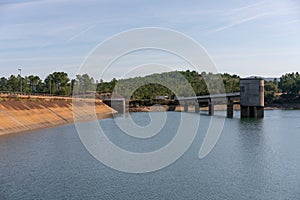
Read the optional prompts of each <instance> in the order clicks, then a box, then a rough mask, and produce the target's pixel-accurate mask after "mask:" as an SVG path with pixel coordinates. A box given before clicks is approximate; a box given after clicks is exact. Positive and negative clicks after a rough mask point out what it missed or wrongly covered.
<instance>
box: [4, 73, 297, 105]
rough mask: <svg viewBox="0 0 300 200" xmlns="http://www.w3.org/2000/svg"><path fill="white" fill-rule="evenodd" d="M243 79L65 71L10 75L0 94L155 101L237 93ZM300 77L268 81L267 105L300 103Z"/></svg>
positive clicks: (184, 74)
mask: <svg viewBox="0 0 300 200" xmlns="http://www.w3.org/2000/svg"><path fill="white" fill-rule="evenodd" d="M239 81H240V77H239V76H237V75H230V74H227V73H225V74H211V73H205V72H202V73H198V72H196V71H189V70H187V71H173V72H166V73H161V74H152V75H149V76H145V77H135V78H128V79H120V80H117V79H115V78H114V79H112V80H111V81H108V82H104V81H102V80H100V81H95V80H94V79H93V78H92V77H91V76H89V75H88V74H83V75H76V78H75V79H71V78H69V76H68V74H67V73H65V72H54V73H51V74H49V75H48V76H47V77H46V78H45V79H44V80H42V79H41V78H40V77H38V76H36V75H30V76H25V77H21V76H20V75H18V76H15V75H11V76H9V77H7V78H6V77H2V78H0V91H2V92H12V93H16V92H22V93H24V94H45V95H49V94H51V95H64V96H68V95H72V93H73V90H74V91H75V92H76V93H79V94H80V93H87V92H88V93H93V92H97V93H98V95H97V96H98V97H104V96H111V95H112V94H113V95H114V97H126V98H131V99H154V98H155V97H157V96H163V97H165V96H167V97H168V98H170V99H173V98H174V97H175V96H191V95H206V94H215V93H224V92H226V93H230V92H238V91H239V90H240V87H239ZM299 94H300V75H299V73H298V72H296V73H287V74H285V75H282V76H281V77H280V78H279V79H278V80H276V79H275V80H272V81H265V102H266V103H267V104H271V103H300V97H299Z"/></svg>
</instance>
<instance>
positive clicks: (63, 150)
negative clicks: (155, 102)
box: [0, 110, 300, 200]
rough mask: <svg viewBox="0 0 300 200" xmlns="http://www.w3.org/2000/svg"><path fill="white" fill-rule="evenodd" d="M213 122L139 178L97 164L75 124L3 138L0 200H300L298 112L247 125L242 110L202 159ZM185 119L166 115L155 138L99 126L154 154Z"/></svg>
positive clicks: (144, 120)
mask: <svg viewBox="0 0 300 200" xmlns="http://www.w3.org/2000/svg"><path fill="white" fill-rule="evenodd" d="M190 115H194V116H195V117H196V114H192V113H191V114H190ZM132 117H133V118H134V119H135V121H136V123H137V124H140V125H141V126H145V125H147V124H148V123H149V122H150V118H149V114H148V113H133V114H132ZM213 117H220V116H213ZM210 120H211V116H207V115H205V114H202V115H201V116H200V126H199V130H198V133H197V136H196V138H195V140H194V142H193V143H192V145H191V146H190V148H189V149H188V150H187V151H186V152H185V154H183V156H182V157H180V159H178V160H177V161H176V162H175V163H173V164H171V165H170V166H168V167H166V168H163V169H161V170H158V171H155V172H150V173H140V174H130V173H125V172H120V171H117V170H114V169H111V168H109V167H107V166H105V165H103V164H102V163H101V162H99V161H97V160H96V159H95V158H94V157H93V156H91V155H90V154H89V153H88V151H87V150H86V149H85V147H84V146H83V145H82V143H81V141H80V139H79V136H78V134H77V132H76V129H75V126H74V125H65V126H60V127H55V128H49V129H44V130H39V131H34V132H30V133H20V134H12V135H5V136H1V137H0V199H1V200H6V199H122V200H126V199H128V200H129V199H130V200H132V199H238V200H243V199H259V200H262V199H272V200H274V199H300V111H296V110H290V111H287V110H286V111H284V110H272V111H265V118H264V119H258V120H256V119H245V120H244V119H243V120H241V119H239V117H238V113H237V112H236V113H235V117H234V118H232V119H226V121H225V125H224V128H223V131H222V134H221V136H220V138H219V140H218V142H217V144H216V146H215V147H214V148H213V150H212V151H211V152H210V153H209V154H208V156H206V157H205V158H203V159H199V158H198V153H199V149H200V146H201V144H202V142H203V139H204V136H205V133H206V130H207V127H208V124H209V122H210ZM179 121H180V113H178V112H168V113H167V121H166V124H165V126H164V128H163V129H162V130H161V132H160V133H159V134H158V135H156V136H154V137H152V138H149V139H137V138H133V137H130V136H128V135H125V134H123V133H122V132H121V130H120V129H119V128H118V127H117V126H116V124H115V122H114V120H113V119H103V120H100V121H99V123H100V124H101V127H102V128H103V129H104V130H105V131H106V133H107V136H108V137H109V138H110V140H111V141H112V142H114V143H115V144H117V145H118V146H120V147H122V148H123V149H127V150H129V151H133V152H149V151H154V150H156V149H158V148H161V147H162V146H164V145H166V144H167V143H168V142H169V141H170V140H171V139H172V138H173V137H174V135H175V133H176V129H177V128H178V124H179V123H178V122H179ZM89 123H91V122H85V123H84V125H85V126H86V127H87V129H88V127H89Z"/></svg>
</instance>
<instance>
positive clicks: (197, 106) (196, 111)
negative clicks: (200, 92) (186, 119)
mask: <svg viewBox="0 0 300 200" xmlns="http://www.w3.org/2000/svg"><path fill="white" fill-rule="evenodd" d="M199 112H200V107H199V103H198V102H195V113H199Z"/></svg>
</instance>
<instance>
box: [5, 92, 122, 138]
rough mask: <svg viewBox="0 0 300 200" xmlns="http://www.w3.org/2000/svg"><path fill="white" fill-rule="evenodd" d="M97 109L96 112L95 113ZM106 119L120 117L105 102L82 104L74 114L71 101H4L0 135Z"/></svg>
mask: <svg viewBox="0 0 300 200" xmlns="http://www.w3.org/2000/svg"><path fill="white" fill-rule="evenodd" d="M91 107H92V108H93V109H95V112H94V110H93V109H91ZM95 113H96V115H97V118H98V119H99V118H105V117H110V116H112V114H113V113H116V111H114V110H113V109H111V108H110V107H109V106H107V105H106V104H104V103H102V101H100V100H97V101H88V100H80V101H78V103H76V110H73V107H72V99H71V98H50V97H49V98H45V97H44V98H26V99H25V98H1V99H0V135H3V134H9V133H16V132H24V131H30V130H35V129H40V128H47V127H52V126H58V125H62V124H68V123H74V117H73V116H74V115H75V116H76V117H77V119H80V121H87V120H93V119H95Z"/></svg>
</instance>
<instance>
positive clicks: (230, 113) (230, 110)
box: [227, 100, 233, 118]
mask: <svg viewBox="0 0 300 200" xmlns="http://www.w3.org/2000/svg"><path fill="white" fill-rule="evenodd" d="M227 117H229V118H232V117H233V102H232V101H230V100H228V102H227Z"/></svg>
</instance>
